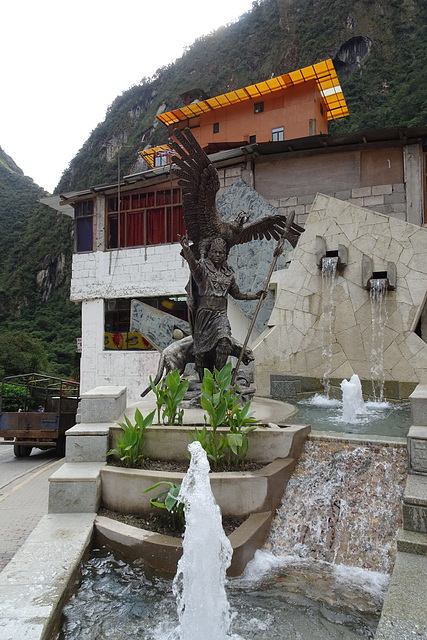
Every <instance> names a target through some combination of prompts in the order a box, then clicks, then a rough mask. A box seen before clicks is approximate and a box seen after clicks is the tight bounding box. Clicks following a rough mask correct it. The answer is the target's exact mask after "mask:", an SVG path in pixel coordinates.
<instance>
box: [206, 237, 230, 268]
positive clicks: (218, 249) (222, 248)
mask: <svg viewBox="0 0 427 640" xmlns="http://www.w3.org/2000/svg"><path fill="white" fill-rule="evenodd" d="M208 256H209V259H210V260H211V262H213V264H214V265H215V266H216V267H218V266H221V265H222V264H224V262H225V261H226V259H227V245H226V242H225V240H223V239H222V238H214V239H213V240H212V242H211V246H210V248H209V253H208Z"/></svg>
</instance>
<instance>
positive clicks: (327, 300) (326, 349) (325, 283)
mask: <svg viewBox="0 0 427 640" xmlns="http://www.w3.org/2000/svg"><path fill="white" fill-rule="evenodd" d="M337 264H338V257H337V256H334V257H324V258H322V316H323V345H322V356H323V359H324V362H325V371H324V374H323V379H322V382H323V388H324V391H325V396H326V398H329V391H330V376H331V372H332V345H333V339H332V336H333V332H332V328H333V322H334V313H335V304H334V289H335V283H336V272H337Z"/></svg>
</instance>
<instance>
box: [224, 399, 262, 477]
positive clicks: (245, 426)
mask: <svg viewBox="0 0 427 640" xmlns="http://www.w3.org/2000/svg"><path fill="white" fill-rule="evenodd" d="M240 398H241V396H239V399H240ZM250 406H251V403H250V402H247V403H246V404H245V406H244V407H241V405H240V403H237V402H236V403H235V404H234V406H233V407H232V408H231V409H229V410H228V411H227V416H228V419H227V421H228V425H229V432H228V433H227V436H226V438H227V446H228V450H229V452H232V453H233V454H234V456H235V457H236V458H237V460H238V461H239V463H240V465H241V466H242V467H244V464H245V458H246V455H247V453H248V449H249V440H248V434H249V433H251V432H252V431H254V430H255V429H257V427H258V425H257V424H256V419H255V418H254V417H253V414H252V413H249V409H250ZM230 457H231V456H230ZM230 462H231V460H230V459H229V463H230Z"/></svg>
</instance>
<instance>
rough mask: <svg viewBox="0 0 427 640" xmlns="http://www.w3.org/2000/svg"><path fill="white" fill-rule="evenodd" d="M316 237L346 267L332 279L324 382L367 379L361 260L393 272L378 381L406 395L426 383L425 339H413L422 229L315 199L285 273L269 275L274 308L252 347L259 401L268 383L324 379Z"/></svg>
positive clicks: (422, 301) (368, 331) (367, 309)
mask: <svg viewBox="0 0 427 640" xmlns="http://www.w3.org/2000/svg"><path fill="white" fill-rule="evenodd" d="M316 236H321V237H323V238H324V239H325V241H326V249H327V250H328V251H334V250H337V248H338V244H342V245H344V246H345V247H346V248H347V252H348V262H347V266H346V267H345V268H344V269H343V270H341V271H338V272H337V275H336V285H335V290H334V308H335V309H334V317H333V319H332V336H331V339H332V363H331V371H330V377H331V379H333V378H337V379H343V378H349V377H350V376H351V375H352V374H354V373H357V374H358V375H359V377H360V378H361V379H362V380H369V379H370V358H371V349H372V316H371V305H370V297H369V291H367V290H365V289H364V288H363V278H362V257H363V255H367V256H368V257H370V258H371V260H372V264H373V271H374V272H377V271H386V270H387V262H393V263H394V264H395V266H396V274H397V283H396V289H395V290H394V291H388V292H387V295H386V302H385V304H386V312H387V320H386V323H385V328H384V376H385V380H386V381H394V382H396V383H401V384H403V385H404V384H405V383H408V385H407V387H408V392H409V393H410V392H411V390H412V389H413V388H414V386H415V384H417V383H419V382H423V381H426V380H427V344H426V340H427V335H424V336H423V337H420V335H417V333H415V330H416V328H417V326H418V327H419V326H421V331H422V327H423V326H424V324H425V323H423V322H420V319H421V318H422V317H424V316H425V313H423V312H424V306H425V305H426V292H427V259H426V252H427V229H425V228H422V227H418V226H416V225H413V224H409V223H406V222H402V221H400V220H396V219H394V218H390V217H388V216H386V215H383V214H379V213H375V212H373V211H371V210H369V209H364V208H361V207H357V206H355V205H352V204H350V203H348V202H344V201H341V200H337V199H335V198H332V197H328V196H324V195H321V194H318V195H317V196H316V199H315V201H314V203H313V207H312V210H311V213H310V215H309V217H308V219H307V223H306V227H305V232H304V233H303V234H302V236H301V238H300V240H299V243H298V245H297V247H296V249H295V251H294V255H293V258H292V262H291V264H290V266H289V268H288V269H283V270H280V271H277V272H276V273H275V274H274V275H273V279H272V286H273V287H275V288H276V299H275V305H274V308H273V311H272V314H271V317H270V320H269V323H268V324H269V326H268V328H267V329H266V330H265V331H264V332H263V333H262V334H261V336H260V337H259V338H258V340H257V341H256V343H255V345H254V352H255V359H256V385H257V389H258V393H259V394H260V395H269V394H270V380H271V376H273V377H276V378H277V376H279V377H280V376H283V378H284V379H285V378H288V379H289V378H291V379H292V377H295V378H299V377H303V378H317V379H321V378H322V376H323V375H324V370H325V362H324V359H325V357H324V353H322V352H323V346H324V335H323V326H324V318H323V314H322V275H321V270H320V269H319V267H318V266H317V265H316ZM418 333H419V331H418ZM421 335H422V334H421ZM403 395H405V393H404V394H403Z"/></svg>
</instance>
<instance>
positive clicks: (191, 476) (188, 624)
mask: <svg viewBox="0 0 427 640" xmlns="http://www.w3.org/2000/svg"><path fill="white" fill-rule="evenodd" d="M188 450H189V451H190V453H191V462H190V467H189V469H188V471H187V474H186V475H185V477H184V480H183V482H182V485H181V490H180V493H179V500H180V501H181V502H183V503H184V511H185V521H186V527H185V535H184V541H183V545H182V546H183V555H182V557H181V559H180V561H179V563H178V569H177V573H176V576H175V579H174V582H173V592H174V595H175V597H176V599H177V608H178V617H179V622H180V627H179V634H180V635H179V637H180V640H200V639H201V638H203V640H225V639H226V638H227V634H228V631H229V627H230V608H229V604H228V600H227V595H226V593H225V575H226V571H227V569H228V567H229V566H230V563H231V557H232V555H233V549H232V546H231V544H230V541H229V540H228V538H227V536H226V535H225V533H224V530H223V528H222V521H221V511H220V508H219V506H218V505H217V503H216V502H215V498H214V496H213V493H212V490H211V486H210V481H209V471H210V467H209V462H208V459H207V456H206V452H205V451H204V450H203V449H202V446H201V444H200V442H197V441H196V442H192V443H191V444H189V445H188Z"/></svg>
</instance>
